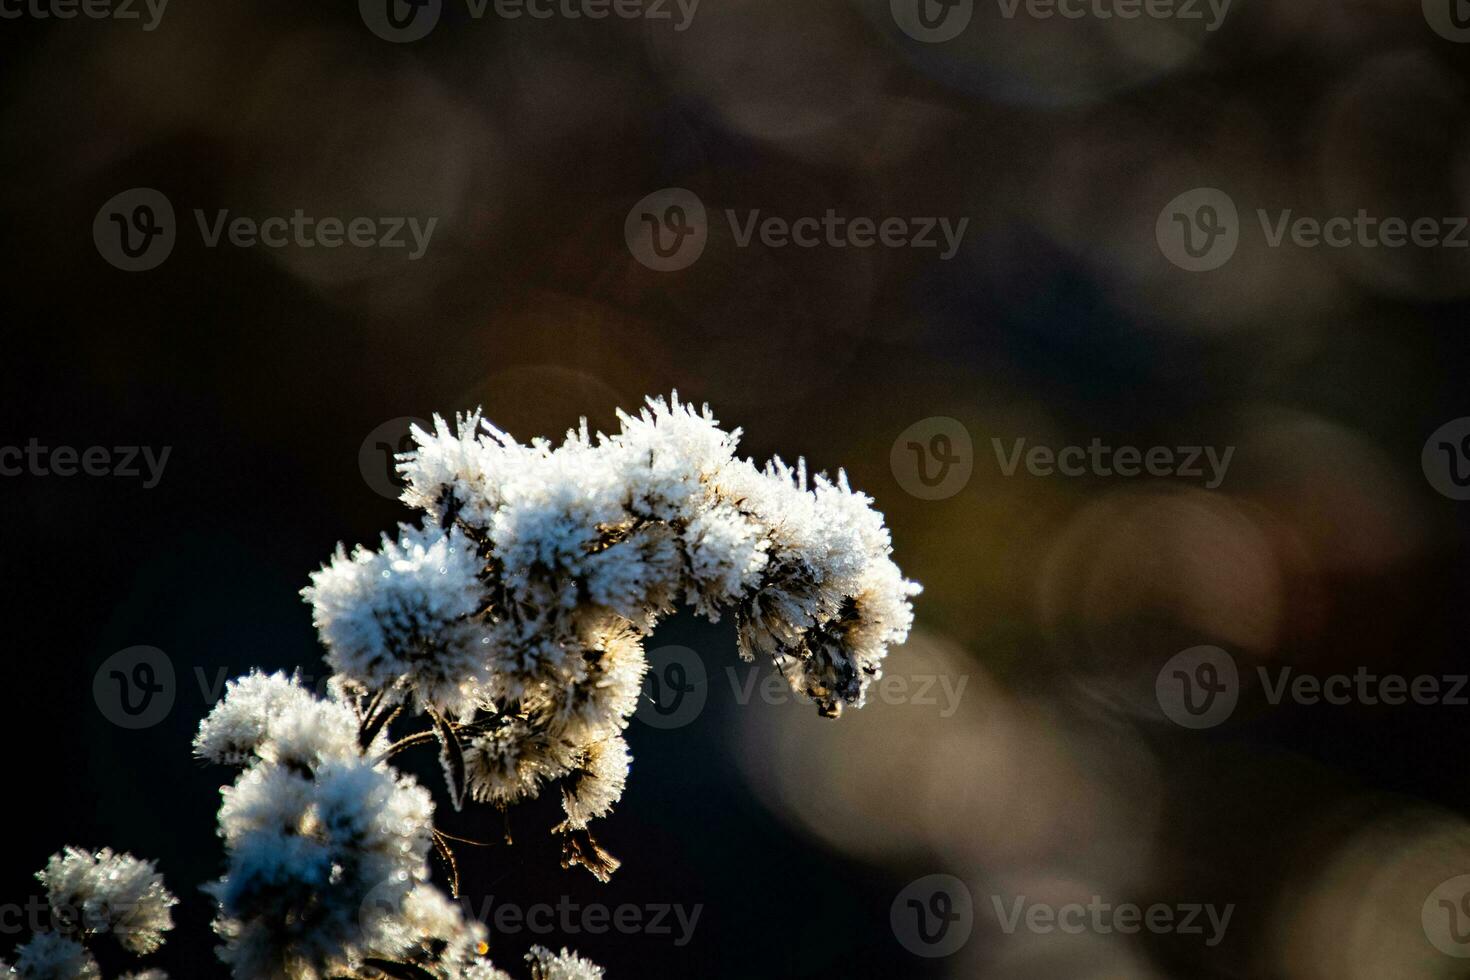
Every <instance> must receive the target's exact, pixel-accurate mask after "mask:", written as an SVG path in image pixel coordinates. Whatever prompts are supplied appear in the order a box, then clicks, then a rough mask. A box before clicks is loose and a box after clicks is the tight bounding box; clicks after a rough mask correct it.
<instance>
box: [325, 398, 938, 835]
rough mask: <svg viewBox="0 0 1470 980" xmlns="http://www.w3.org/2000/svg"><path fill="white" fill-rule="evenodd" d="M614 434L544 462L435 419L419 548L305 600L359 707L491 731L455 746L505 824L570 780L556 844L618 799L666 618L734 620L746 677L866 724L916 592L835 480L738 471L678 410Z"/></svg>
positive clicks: (334, 570)
mask: <svg viewBox="0 0 1470 980" xmlns="http://www.w3.org/2000/svg"><path fill="white" fill-rule="evenodd" d="M619 419H620V422H621V428H620V431H619V432H617V433H616V434H614V435H611V436H607V435H602V434H598V435H596V436H593V435H592V434H590V433H589V432H588V430H587V427H586V425H585V424H584V425H583V427H582V428H581V429H580V430H579V431H576V432H570V433H568V434H567V436H566V438H565V440H564V441H562V442H561V443H560V444H557V445H554V444H552V443H551V442H549V441H546V440H543V439H537V440H533V441H532V442H531V443H529V444H522V443H519V442H517V441H516V440H515V439H513V438H512V437H511V436H509V435H507V434H506V433H504V432H501V431H500V430H498V429H495V428H494V427H492V426H490V425H489V424H487V423H486V422H485V421H484V420H483V419H481V417H480V416H479V415H478V414H471V415H466V416H460V417H459V418H458V419H457V420H456V424H455V425H453V426H451V425H450V424H449V423H448V422H446V421H445V420H444V419H442V418H437V417H436V418H435V420H434V428H433V431H423V430H420V429H415V430H414V438H415V440H416V442H417V448H416V449H415V450H414V451H412V452H409V453H407V454H405V455H404V456H403V457H402V458H401V462H400V465H399V469H400V471H401V472H402V474H403V476H404V478H405V481H406V484H407V489H406V491H405V492H404V500H405V502H407V503H408V504H410V505H412V506H415V507H417V508H419V509H420V510H422V511H423V512H424V514H425V516H424V523H423V525H422V527H421V528H417V529H413V528H405V529H403V530H402V531H401V533H400V537H399V539H398V540H396V541H394V540H391V539H385V540H384V542H383V546H382V548H381V549H380V550H379V551H376V552H375V551H371V550H367V549H364V548H358V549H357V550H355V551H354V552H352V553H351V554H350V555H349V554H348V553H347V552H346V551H345V550H343V549H339V551H338V553H337V555H336V556H335V558H334V559H333V560H332V561H331V562H330V563H329V564H328V565H327V566H326V567H324V568H323V569H322V570H321V571H319V572H318V573H316V575H315V576H313V579H312V586H311V588H309V589H307V590H306V592H305V595H306V597H307V599H308V600H309V601H310V602H311V603H312V606H313V609H314V612H315V620H316V623H317V625H318V627H319V628H320V631H321V635H322V639H323V641H324V642H325V644H326V646H327V649H328V651H329V652H328V659H329V662H331V663H332V665H333V667H334V668H335V669H337V670H338V671H339V673H341V674H343V675H344V676H346V677H347V678H348V679H349V680H350V681H351V682H352V683H353V684H355V685H357V686H358V687H359V688H360V689H361V690H363V691H368V692H372V691H401V692H404V693H406V694H409V695H411V696H412V697H413V698H414V700H415V701H416V702H417V703H419V704H420V705H421V706H424V707H428V708H431V709H434V710H436V711H438V712H439V713H441V714H453V715H454V716H455V717H457V718H459V719H461V720H464V719H468V718H470V717H472V716H473V714H474V713H475V711H476V710H477V709H478V710H479V711H483V712H485V713H487V714H494V715H498V716H500V718H501V719H502V722H501V724H499V725H498V726H497V727H495V729H494V730H493V731H492V732H489V733H488V734H482V735H480V736H479V737H478V738H476V739H472V740H470V741H469V742H468V744H467V745H466V746H465V750H464V752H465V767H466V770H467V778H468V795H470V796H472V797H473V798H475V799H479V800H489V801H493V802H496V803H500V804H504V803H510V802H514V801H516V800H518V799H522V798H526V797H530V796H534V795H535V794H536V792H537V789H538V788H539V786H540V785H541V784H542V783H544V782H546V781H549V780H554V779H558V778H562V777H576V778H575V779H574V782H576V783H578V784H579V785H580V786H581V787H583V788H581V789H575V790H572V791H570V792H566V793H564V794H563V796H564V800H565V801H566V803H567V808H566V809H567V818H568V821H567V823H566V824H565V825H564V826H565V827H571V828H577V827H584V826H585V825H586V821H587V819H588V817H589V814H593V813H605V812H606V811H607V809H608V808H609V807H610V806H611V804H612V803H613V802H615V800H616V798H617V795H618V794H619V793H620V792H621V788H622V783H623V778H625V777H626V768H625V769H624V771H623V772H622V773H620V774H616V775H614V774H613V773H612V772H611V770H612V768H614V767H615V765H614V764H615V763H616V762H617V761H618V760H624V761H625V760H626V752H625V751H623V752H618V751H615V749H616V748H617V746H618V745H620V743H618V742H616V741H614V740H615V739H616V738H617V736H618V735H619V734H620V733H621V732H622V730H623V729H624V728H625V727H626V725H627V723H628V718H629V717H630V716H631V714H632V713H633V711H634V709H635V708H636V707H637V704H638V698H639V695H640V693H641V689H642V681H643V675H644V673H645V671H646V663H645V661H644V656H643V649H642V640H643V637H644V636H645V635H646V634H647V633H648V632H649V631H650V630H651V629H652V628H653V627H654V625H655V624H656V623H657V622H658V620H659V619H660V618H661V617H662V616H663V615H665V614H666V613H668V612H670V611H671V610H672V609H673V608H674V607H675V605H676V604H677V603H679V602H680V601H683V602H687V603H689V604H691V605H692V606H693V607H694V608H695V609H696V610H697V611H699V612H700V613H702V614H704V615H706V616H708V617H709V618H710V619H712V620H717V619H719V618H720V616H721V614H722V613H727V612H728V613H732V614H733V615H734V618H735V621H736V625H737V631H738V636H739V646H740V650H741V652H742V654H743V655H744V656H746V657H747V659H748V658H751V657H753V656H755V655H756V654H763V655H765V656H768V657H770V658H771V659H772V660H773V661H774V663H775V664H776V666H777V667H778V668H779V669H780V670H781V672H782V673H783V674H784V675H785V676H786V678H787V679H788V681H789V682H790V684H791V685H792V687H793V689H794V690H796V691H797V692H798V693H800V694H802V695H804V696H806V697H807V698H810V699H811V700H812V701H814V702H815V703H816V705H817V707H818V709H819V710H820V711H821V713H822V714H824V715H836V714H838V713H839V712H840V711H841V709H842V707H843V706H844V705H861V704H862V703H863V700H864V697H865V695H866V692H867V689H868V686H869V684H870V683H871V682H872V680H873V679H874V678H876V677H878V676H880V671H881V665H882V661H883V658H884V656H885V655H886V653H887V650H888V647H889V646H890V645H892V644H894V643H898V642H902V640H903V639H904V638H905V637H906V635H907V633H908V630H909V626H910V624H911V622H912V615H913V614H912V609H911V606H910V601H909V600H910V598H911V597H912V596H913V595H914V594H915V593H916V592H917V591H918V587H917V586H916V585H914V584H913V583H911V582H908V581H906V580H905V579H904V577H903V575H902V574H901V573H900V572H899V570H898V568H897V566H895V565H894V563H893V561H892V559H891V558H890V552H891V544H890V540H889V535H888V531H887V528H886V527H885V526H884V523H883V517H882V515H881V514H879V513H878V512H877V511H875V510H873V508H872V501H871V500H870V499H869V498H868V497H866V496H864V495H862V494H860V493H857V492H855V491H853V490H852V489H851V488H850V487H849V486H848V483H847V479H846V477H845V476H844V475H842V474H838V476H837V478H836V479H835V480H829V479H827V478H825V477H823V476H817V477H815V478H814V479H809V478H808V475H807V473H806V470H805V466H804V465H798V466H796V467H794V468H793V467H789V466H787V465H786V464H784V463H782V462H781V461H780V460H775V461H773V462H772V463H770V464H768V465H767V466H765V467H757V466H756V465H755V464H754V463H752V462H750V461H749V460H744V459H740V458H738V457H737V456H736V455H735V451H736V446H737V443H738V439H739V433H738V431H736V432H727V431H725V430H724V429H722V428H720V426H719V424H718V422H717V421H716V420H715V418H714V417H713V416H712V415H711V414H710V412H709V409H708V408H705V409H703V410H696V409H694V408H693V407H691V406H688V405H684V404H681V403H680V402H679V401H678V398H677V396H675V397H674V399H673V400H672V402H665V401H663V400H652V399H651V400H649V402H648V403H647V406H646V407H645V408H644V409H643V411H642V412H641V413H640V414H639V415H637V416H630V415H627V414H623V413H619ZM579 759H592V760H595V761H596V762H598V763H599V765H600V766H601V768H600V769H598V770H595V771H596V776H595V777H593V776H589V775H587V773H588V772H589V770H587V769H585V768H584V769H578V768H577V766H578V765H579V762H578V760H579Z"/></svg>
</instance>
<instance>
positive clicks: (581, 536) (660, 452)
mask: <svg viewBox="0 0 1470 980" xmlns="http://www.w3.org/2000/svg"><path fill="white" fill-rule="evenodd" d="M618 418H619V422H620V427H619V431H617V432H616V433H613V434H611V435H603V434H600V433H599V434H596V435H593V434H592V433H590V432H589V431H588V429H587V426H586V423H585V422H584V423H583V425H582V426H581V428H580V429H578V430H577V431H574V432H569V433H567V435H566V437H565V439H564V440H562V441H561V442H560V443H559V444H553V443H552V442H550V441H547V440H544V439H535V440H532V441H531V442H530V443H527V444H523V443H520V442H518V441H517V440H515V439H514V438H512V437H511V436H510V435H508V434H506V433H504V432H502V431H500V430H498V429H496V428H494V427H493V426H491V425H489V424H488V423H486V422H485V421H484V419H482V418H481V416H480V415H479V414H478V413H475V414H469V415H461V416H458V417H457V418H456V419H455V422H454V424H453V425H451V424H450V423H448V422H446V421H445V420H444V419H442V418H439V417H435V419H434V424H433V428H432V430H428V431H426V430H421V429H415V430H414V438H415V440H416V443H417V446H416V448H415V449H414V450H413V451H411V452H408V453H406V454H404V455H402V456H401V457H400V463H399V470H400V472H401V473H402V475H403V477H404V479H405V482H406V490H405V491H404V494H403V500H404V502H405V503H407V504H408V505H410V506H411V507H414V508H416V509H417V510H419V511H420V512H421V514H420V518H419V522H418V523H415V524H406V525H403V526H401V527H400V528H399V529H398V530H397V531H396V532H395V533H394V534H392V535H384V536H383V538H382V539H381V541H380V543H379V545H378V547H377V548H376V549H373V548H368V547H361V546H360V547H357V548H354V549H352V550H351V551H349V550H348V549H346V548H345V547H342V546H340V545H339V546H338V548H337V551H336V553H335V554H334V555H333V556H332V558H331V559H330V560H329V561H328V563H327V564H326V565H325V566H324V567H323V568H321V569H320V570H319V571H317V572H316V573H314V574H313V575H312V576H311V584H310V586H309V587H307V588H306V589H305V590H304V591H303V595H304V596H305V598H306V599H307V601H308V602H309V603H310V604H311V607H312V613H313V620H314V622H315V624H316V627H317V629H318V631H319V633H320V636H321V639H322V642H323V644H324V645H325V647H326V661H327V664H328V665H329V666H330V667H331V669H332V671H333V674H332V677H331V678H330V680H329V681H328V683H327V684H326V685H325V687H324V689H323V690H322V691H320V692H314V691H311V690H308V689H307V688H306V687H305V686H303V685H302V683H301V682H300V680H299V679H298V678H297V677H288V676H286V675H284V674H279V673H277V674H264V673H260V672H252V673H250V674H248V675H246V676H244V677H241V678H238V679H236V680H234V681H232V682H230V683H229V685H228V686H227V688H226V691H225V695H224V697H223V698H222V699H221V700H220V702H219V703H218V704H217V705H216V706H215V707H214V709H213V710H212V711H211V712H210V714H209V716H208V717H207V718H205V719H204V721H203V723H202V724H201V725H200V727H199V731H198V734H197V736H196V738H195V740H194V750H195V753H196V754H197V755H198V756H199V757H200V758H202V759H205V760H208V761H211V762H215V763H219V764H222V765H228V766H236V767H239V768H240V769H241V772H240V773H239V775H238V777H237V778H236V780H235V782H234V783H233V785H231V786H228V787H225V788H224V789H223V790H222V805H221V807H220V810H219V833H220V836H221V837H222V838H223V841H224V845H225V850H226V858H227V860H226V865H227V866H226V871H225V874H224V875H223V876H222V877H221V878H220V879H219V880H218V881H216V882H213V883H211V884H210V885H209V886H207V888H206V890H207V891H208V892H209V893H210V894H211V895H212V896H213V897H214V899H215V900H216V902H217V905H218V910H217V915H216V918H215V930H216V932H217V933H218V934H219V935H220V937H221V938H222V939H223V941H224V942H223V946H222V947H221V949H220V953H219V955H220V958H221V959H222V960H223V961H224V962H226V963H227V964H229V966H230V968H231V971H232V973H233V974H234V976H235V977H236V978H237V980H344V978H360V980H401V978H405V977H410V978H426V977H427V978H430V980H510V977H509V975H508V974H506V973H504V972H502V971H501V970H500V969H498V968H497V967H495V966H494V965H493V964H492V963H491V962H490V961H489V960H488V959H487V958H486V953H487V951H488V940H489V937H488V936H487V933H486V930H485V928H484V926H483V925H481V924H480V923H478V922H476V921H473V920H472V919H467V918H466V917H465V916H464V915H463V913H462V910H461V909H460V907H459V906H458V905H457V904H456V903H454V902H452V901H451V900H450V899H449V898H448V897H447V896H446V895H445V894H444V893H443V892H442V891H440V889H439V888H438V887H436V886H435V885H434V884H433V883H432V875H431V869H430V863H429V862H430V853H431V852H433V853H435V854H437V855H438V856H439V857H440V858H441V859H442V861H443V862H444V866H445V869H446V870H447V872H448V874H449V877H450V879H451V891H452V893H453V894H454V895H456V896H457V895H458V870H457V864H456V862H455V859H454V855H453V852H452V850H451V849H450V842H451V841H458V840H461V839H460V838H457V837H453V836H452V835H449V834H446V833H444V832H442V831H441V830H438V829H436V828H435V826H434V815H435V810H434V805H433V802H432V800H431V798H430V794H429V792H428V791H427V790H426V789H425V788H423V787H422V786H420V785H419V784H418V783H417V782H416V781H415V780H414V779H412V778H411V777H409V776H407V775H405V774H403V773H401V772H400V771H399V770H398V769H396V768H395V767H394V766H393V764H392V761H393V760H394V759H395V758H396V757H397V755H398V754H399V753H400V752H405V751H409V750H412V749H414V748H416V747H419V746H437V749H438V753H439V761H440V763H441V766H442V768H443V771H444V775H445V780H446V785H447V789H448V791H449V796H450V799H451V802H452V803H453V805H454V806H455V807H456V808H460V807H462V806H463V805H464V804H465V802H466V801H472V802H477V803H489V804H493V805H495V806H497V807H499V808H505V807H507V806H509V805H510V804H513V803H516V802H518V801H521V800H525V799H529V798H532V797H535V796H537V795H538V794H539V793H540V792H541V790H542V789H543V788H546V787H548V786H553V785H554V786H557V787H558V788H559V790H560V793H559V796H560V800H561V804H562V809H563V811H564V814H565V819H564V820H562V821H561V822H560V823H559V824H557V825H556V826H555V827H554V828H552V829H553V831H554V832H555V833H557V834H559V835H561V837H562V841H563V865H564V866H566V867H571V866H573V865H581V866H583V867H586V868H587V869H588V870H590V871H592V872H593V873H594V874H595V875H597V876H598V877H599V878H602V879H604V880H605V879H606V878H607V876H608V875H610V874H611V873H612V872H613V870H615V869H616V867H617V865H618V862H617V860H616V859H615V858H613V857H612V856H611V855H610V854H608V853H607V852H606V851H605V850H603V849H602V847H601V846H600V845H599V844H598V843H597V841H596V840H595V839H594V838H593V836H592V834H591V832H590V830H589V826H590V824H591V823H592V821H594V820H596V819H599V818H602V817H605V816H607V815H608V814H609V813H610V812H611V811H612V809H613V807H614V805H615V804H616V803H617V802H618V800H619V799H620V798H621V796H622V794H623V789H624V787H625V785H626V783H627V778H628V773H629V766H630V763H631V756H630V753H629V749H628V744H627V742H626V741H625V740H624V738H623V731H624V729H625V728H626V727H627V725H628V720H629V718H630V717H631V716H632V714H633V712H634V710H635V709H636V708H637V706H638V700H639V696H640V693H641V691H642V684H643V678H644V674H645V672H646V671H647V663H646V661H645V659H644V655H643V641H644V639H645V637H647V635H648V634H649V633H650V631H652V630H653V628H654V627H655V626H656V625H657V623H658V622H659V621H660V619H662V618H663V617H664V616H665V615H667V614H668V613H670V612H672V611H673V610H674V609H675V608H676V607H677V606H678V605H679V604H680V603H684V604H687V605H689V606H691V607H692V608H693V609H694V610H695V611H696V612H698V613H699V614H701V615H703V616H706V617H708V618H709V619H710V620H712V621H718V620H719V619H721V618H722V617H723V616H727V615H728V616H730V617H731V618H732V619H733V620H734V623H735V631H736V634H737V645H738V649H739V650H740V652H741V654H742V655H743V656H745V657H746V658H747V659H749V658H753V657H756V656H758V655H759V656H765V657H768V658H769V659H770V660H771V662H772V663H773V665H774V666H775V668H776V669H778V670H779V671H780V672H781V673H782V674H783V676H785V677H786V679H787V680H788V681H789V683H790V684H791V686H792V688H793V689H794V690H795V691H796V692H798V693H799V694H800V695H802V696H803V697H805V698H808V699H810V700H811V701H812V702H813V703H814V704H815V705H816V707H817V709H818V711H819V712H820V713H821V714H823V715H826V716H830V717H836V716H837V715H838V714H840V713H841V711H842V709H843V707H844V706H848V705H851V706H861V705H862V704H863V701H864V698H865V696H866V693H867V691H868V688H869V686H870V685H871V684H872V683H873V681H874V680H875V679H877V678H878V677H880V676H881V671H882V664H883V660H884V657H885V656H886V654H887V651H888V648H889V647H890V646H891V645H893V644H896V643H900V642H902V641H903V640H904V638H905V637H906V636H907V634H908V631H909V627H910V624H911V622H912V619H913V612H912V608H911V605H910V599H911V598H912V597H913V596H914V595H915V594H916V593H917V592H918V591H919V587H918V586H917V585H915V584H914V583H912V582H909V581H907V580H906V579H905V578H904V577H903V575H902V573H901V572H900V571H899V570H898V567H897V566H896V565H894V563H893V561H892V558H891V557H890V552H891V543H890V540H889V534H888V530H887V528H886V527H885V526H884V522H883V517H882V515H881V514H879V513H878V512H877V511H875V510H874V509H873V507H872V501H871V500H870V499H869V498H868V497H866V496H864V495H863V494H861V493H858V492H856V491H854V490H853V489H852V488H851V487H850V486H849V485H848V482H847V478H846V477H845V476H844V475H843V474H841V473H839V474H838V475H837V476H836V477H835V478H834V479H828V478H826V477H825V476H821V475H817V476H815V477H812V476H809V475H808V474H807V472H806V467H805V465H804V464H803V463H798V464H797V465H796V466H795V467H791V466H788V465H786V464H785V463H783V462H781V461H780V460H779V459H778V460H773V461H771V462H770V463H768V464H766V465H764V466H757V465H756V464H755V463H753V462H751V461H749V460H745V459H740V458H738V457H737V456H736V455H735V452H736V447H737V445H738V442H739V432H738V430H736V431H726V430H725V429H722V428H721V427H720V425H719V423H718V422H717V421H716V420H715V418H714V416H713V415H712V414H711V413H710V411H709V409H708V408H703V409H699V410H696V409H695V408H693V407H692V406H689V405H685V404H681V403H680V402H679V400H678V397H677V395H675V396H674V397H673V398H672V399H671V400H670V401H664V400H662V399H657V400H655V399H650V400H649V401H648V402H647V404H646V406H645V407H644V408H643V409H642V410H641V411H640V412H639V413H638V414H637V415H627V414H624V413H619V415H618ZM414 719H417V720H419V721H420V725H422V724H423V720H424V719H427V727H420V728H418V729H416V730H410V731H409V732H407V733H405V732H402V731H393V727H394V725H395V724H398V725H400V726H401V725H402V724H403V723H404V722H406V721H409V720H414ZM42 880H43V881H45V882H46V884H47V886H48V888H49V889H50V892H51V895H52V901H53V905H57V906H58V907H61V906H64V907H66V908H67V909H78V910H81V913H82V915H81V917H80V918H79V919H75V920H74V919H69V918H67V917H66V916H64V915H62V914H59V913H58V914H57V915H56V916H55V918H56V919H57V928H56V929H55V930H53V931H44V932H41V933H38V934H37V935H36V936H35V937H34V938H33V939H32V940H31V941H30V942H28V943H27V944H25V945H23V946H21V947H20V948H19V949H18V950H17V951H16V965H15V966H14V967H3V969H4V970H6V971H9V975H10V976H12V977H18V978H21V980H53V978H54V980H62V978H65V980H75V978H87V980H91V978H96V980H101V978H100V974H99V971H98V966H97V963H96V961H95V960H94V959H93V957H92V955H91V953H90V952H89V950H88V949H87V947H86V945H85V941H86V940H87V939H89V938H90V937H91V936H92V935H93V934H97V933H102V932H111V933H113V934H114V935H116V937H117V938H118V940H119V941H120V942H121V943H122V944H123V945H124V946H125V947H126V948H127V949H129V950H131V951H133V952H148V951H151V950H152V949H154V948H156V947H157V946H158V944H159V942H160V941H161V938H162V933H163V932H164V931H165V930H167V929H168V928H169V927H170V926H171V925H172V921H171V918H170V914H169V910H170V907H171V906H172V905H173V904H174V900H173V897H172V896H171V895H169V894H168V893H167V891H165V890H164V889H163V885H162V881H161V879H159V878H158V876H157V875H156V874H155V873H154V872H153V868H152V865H150V864H145V863H144V862H140V861H136V860H135V859H133V858H131V857H128V856H127V855H115V854H113V853H112V852H110V851H100V852H98V853H96V854H95V855H92V854H87V853H86V852H82V851H76V850H67V851H65V852H63V853H62V854H59V855H57V856H56V857H54V858H52V860H51V862H50V863H49V864H48V865H47V869H46V871H45V872H43V873H42ZM124 909H126V910H127V911H126V913H124V912H123V911H122V910H124ZM88 922H91V923H92V924H93V925H92V926H91V927H88V925H87V923H88ZM526 959H527V962H528V964H529V971H530V976H531V980H602V977H603V971H602V970H601V969H600V968H598V967H597V966H595V965H593V964H592V963H590V962H588V961H587V960H584V959H582V958H581V957H579V956H577V955H575V954H574V953H572V952H570V951H568V950H565V949H563V950H561V951H560V952H553V951H551V950H549V949H545V948H541V947H536V948H534V949H533V950H532V951H531V953H530V954H529V955H528V956H527V957H526ZM135 980H162V978H161V976H160V975H158V974H156V971H149V972H147V973H144V974H137V975H135Z"/></svg>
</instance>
